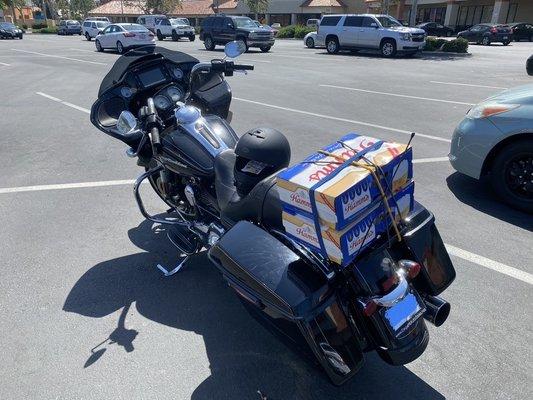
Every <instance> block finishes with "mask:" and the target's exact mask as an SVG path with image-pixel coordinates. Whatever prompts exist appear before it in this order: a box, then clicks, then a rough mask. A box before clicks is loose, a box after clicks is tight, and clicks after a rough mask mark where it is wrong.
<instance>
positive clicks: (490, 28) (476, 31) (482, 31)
mask: <svg viewBox="0 0 533 400" xmlns="http://www.w3.org/2000/svg"><path fill="white" fill-rule="evenodd" d="M457 37H458V38H463V39H466V40H468V41H469V42H474V43H477V44H483V45H485V46H489V45H490V44H491V43H494V42H499V43H503V45H504V46H507V45H508V44H509V43H511V39H512V32H511V28H510V27H509V25H501V24H478V25H474V26H473V27H471V28H470V29H468V30H466V31H462V32H459V33H458V34H457Z"/></svg>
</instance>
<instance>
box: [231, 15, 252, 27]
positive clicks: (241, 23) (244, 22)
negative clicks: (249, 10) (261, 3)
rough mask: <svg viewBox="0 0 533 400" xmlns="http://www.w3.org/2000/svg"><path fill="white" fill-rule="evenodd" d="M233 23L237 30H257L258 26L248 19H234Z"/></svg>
mask: <svg viewBox="0 0 533 400" xmlns="http://www.w3.org/2000/svg"><path fill="white" fill-rule="evenodd" d="M233 22H234V23H235V26H236V27H237V28H257V25H256V24H255V23H254V21H253V20H251V19H250V18H248V17H237V18H233Z"/></svg>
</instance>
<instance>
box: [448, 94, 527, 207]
mask: <svg viewBox="0 0 533 400" xmlns="http://www.w3.org/2000/svg"><path fill="white" fill-rule="evenodd" d="M449 159H450V162H451V164H452V166H453V167H454V168H455V169H456V170H457V171H459V172H460V173H462V174H465V175H468V176H471V177H472V178H475V179H481V178H483V177H485V176H487V177H488V178H489V179H490V182H491V184H492V187H493V188H494V191H495V192H496V193H497V194H498V195H499V197H500V198H501V199H502V200H503V201H505V202H506V203H508V204H509V205H511V206H513V207H515V208H517V209H520V210H523V211H526V212H533V85H532V84H529V85H526V86H519V87H516V88H513V89H509V90H506V91H504V92H502V93H499V94H497V95H496V96H493V97H490V98H488V99H486V100H484V101H482V102H481V103H479V104H477V105H476V106H474V107H472V108H471V109H470V110H469V111H468V114H467V115H466V117H465V119H463V121H462V122H461V123H460V124H459V126H457V128H456V129H455V132H454V133H453V138H452V144H451V149H450V154H449Z"/></svg>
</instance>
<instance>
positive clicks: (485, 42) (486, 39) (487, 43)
mask: <svg viewBox="0 0 533 400" xmlns="http://www.w3.org/2000/svg"><path fill="white" fill-rule="evenodd" d="M481 44H482V45H483V46H490V38H489V37H488V36H484V37H483V39H482V40H481Z"/></svg>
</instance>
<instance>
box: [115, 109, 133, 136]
mask: <svg viewBox="0 0 533 400" xmlns="http://www.w3.org/2000/svg"><path fill="white" fill-rule="evenodd" d="M117 130H118V132H119V133H120V134H121V135H122V136H129V135H131V134H132V133H134V132H135V131H136V130H137V118H135V116H134V115H133V114H132V113H130V112H129V111H122V112H121V113H120V116H119V117H118V120H117Z"/></svg>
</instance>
